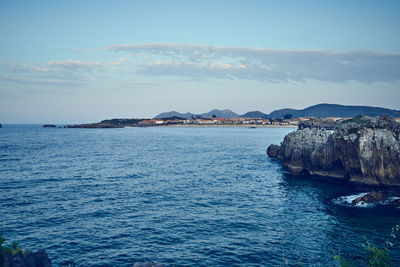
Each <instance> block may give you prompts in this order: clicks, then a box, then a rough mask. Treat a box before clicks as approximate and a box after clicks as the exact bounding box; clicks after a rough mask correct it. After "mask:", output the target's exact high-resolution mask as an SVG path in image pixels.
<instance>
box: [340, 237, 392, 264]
mask: <svg viewBox="0 0 400 267" xmlns="http://www.w3.org/2000/svg"><path fill="white" fill-rule="evenodd" d="M363 248H364V249H365V251H366V253H367V256H366V257H367V258H366V260H365V261H362V265H361V266H366V267H390V266H393V264H392V260H391V258H390V256H389V254H388V253H389V250H388V249H386V248H385V249H380V248H378V247H376V246H375V245H372V244H371V243H370V242H368V241H367V242H366V243H365V244H363ZM334 259H335V260H336V261H337V262H338V263H339V264H340V266H341V267H357V266H359V265H355V264H352V263H350V262H349V261H348V260H347V259H345V258H343V257H341V256H339V255H335V256H334Z"/></svg>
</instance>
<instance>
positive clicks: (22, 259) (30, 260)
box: [1, 250, 51, 267]
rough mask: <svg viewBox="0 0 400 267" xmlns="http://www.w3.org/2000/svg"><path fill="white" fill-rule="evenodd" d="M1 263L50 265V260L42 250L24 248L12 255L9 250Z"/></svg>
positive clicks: (34, 266) (10, 265) (8, 265)
mask: <svg viewBox="0 0 400 267" xmlns="http://www.w3.org/2000/svg"><path fill="white" fill-rule="evenodd" d="M2 264H3V265H1V266H4V267H51V260H50V259H49V257H48V255H47V254H46V252H45V251H44V250H38V251H36V252H32V251H30V250H26V251H24V252H22V251H19V252H18V253H16V254H14V255H13V254H12V253H11V252H9V253H6V254H5V255H4V263H2Z"/></svg>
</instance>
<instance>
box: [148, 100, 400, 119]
mask: <svg viewBox="0 0 400 267" xmlns="http://www.w3.org/2000/svg"><path fill="white" fill-rule="evenodd" d="M288 114H291V115H292V117H293V118H299V117H320V118H327V117H354V116H357V115H366V116H370V117H375V116H380V115H385V114H386V115H390V116H393V117H400V110H394V109H388V108H382V107H373V106H355V105H339V104H328V103H321V104H317V105H312V106H309V107H306V108H304V109H293V108H283V109H277V110H274V111H272V112H271V113H269V114H267V113H263V112H261V111H249V112H247V113H245V114H243V115H238V114H237V113H235V112H233V111H232V110H230V109H222V110H221V109H213V110H211V111H209V112H206V113H201V114H194V113H191V112H186V113H180V112H177V111H170V112H163V113H160V114H158V115H157V116H155V117H154V118H155V119H161V118H168V117H173V116H177V117H181V118H186V119H191V118H193V117H195V118H199V117H202V118H206V117H212V116H213V115H215V116H216V117H219V118H228V119H231V118H236V117H242V118H270V119H272V118H276V119H278V118H283V117H284V116H285V115H288Z"/></svg>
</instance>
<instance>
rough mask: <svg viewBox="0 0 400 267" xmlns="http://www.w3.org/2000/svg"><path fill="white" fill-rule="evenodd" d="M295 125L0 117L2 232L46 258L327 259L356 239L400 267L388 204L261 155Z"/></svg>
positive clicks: (276, 262) (125, 262)
mask: <svg viewBox="0 0 400 267" xmlns="http://www.w3.org/2000/svg"><path fill="white" fill-rule="evenodd" d="M293 130H294V129H290V128H256V129H249V128H238V127H236V128H185V127H175V128H172V127H171V128H168V127H152V128H124V129H67V128H42V127H41V125H3V128H0V231H1V233H0V235H1V236H3V237H5V238H6V239H7V240H10V241H16V242H18V243H19V244H20V246H22V247H28V248H31V249H33V250H37V249H45V250H46V251H47V253H48V254H49V256H50V258H51V259H52V262H53V265H54V266H59V265H61V264H62V263H63V262H66V261H69V260H73V261H74V262H75V263H76V264H77V266H132V265H133V264H134V263H135V262H139V261H156V262H161V263H163V264H165V265H166V266H287V265H288V266H293V265H296V264H298V263H301V264H302V266H337V263H336V262H335V261H334V259H333V257H334V255H341V256H343V257H345V258H348V259H350V260H351V261H354V262H358V263H360V262H359V260H361V259H364V256H365V251H364V249H363V248H362V244H363V243H365V242H366V241H369V242H371V243H373V244H375V245H377V246H378V247H381V248H383V247H388V248H390V252H389V254H390V256H391V257H392V259H393V262H394V265H395V266H396V265H397V266H400V249H399V240H398V238H397V236H396V234H399V235H400V233H397V232H396V231H395V230H393V229H392V228H393V227H395V226H396V225H399V224H400V212H399V210H398V209H395V208H389V207H350V206H347V205H345V204H343V205H342V204H341V203H340V201H339V200H343V199H346V197H348V196H351V195H354V194H357V193H359V192H356V191H355V189H353V188H349V187H344V186H340V185H335V184H329V183H325V182H320V181H317V180H310V179H308V178H306V177H293V176H290V175H289V174H287V173H286V171H285V170H284V169H283V168H282V166H281V165H280V163H279V162H278V161H276V160H271V159H270V158H268V156H267V155H266V153H265V150H266V148H267V147H268V146H269V145H270V144H272V143H274V144H279V142H281V141H282V140H283V137H284V136H285V134H287V133H288V132H290V131H293ZM388 242H392V243H393V247H391V246H390V244H389V243H388ZM360 265H361V264H360Z"/></svg>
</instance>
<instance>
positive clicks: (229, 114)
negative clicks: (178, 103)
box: [154, 109, 239, 119]
mask: <svg viewBox="0 0 400 267" xmlns="http://www.w3.org/2000/svg"><path fill="white" fill-rule="evenodd" d="M213 115H215V116H216V117H218V118H227V119H231V118H236V117H239V115H238V114H236V113H235V112H233V111H232V110H229V109H224V110H220V109H213V110H211V111H209V112H207V113H202V114H194V113H190V112H186V113H179V112H176V111H170V112H163V113H160V114H158V115H157V116H155V117H154V118H155V119H162V118H170V117H181V118H186V119H191V118H192V116H193V117H202V118H209V117H212V116H213Z"/></svg>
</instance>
